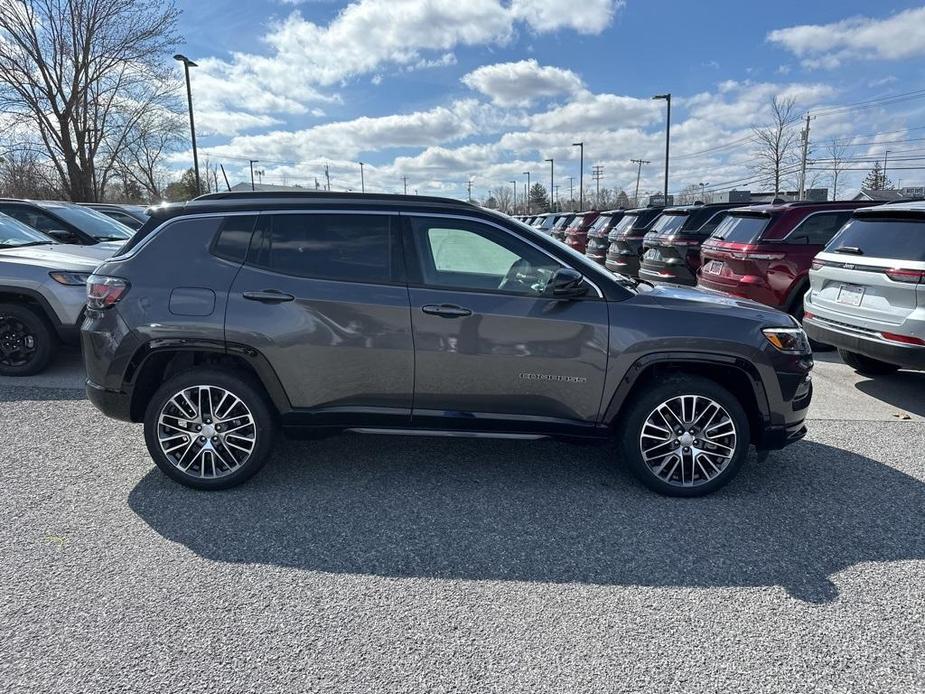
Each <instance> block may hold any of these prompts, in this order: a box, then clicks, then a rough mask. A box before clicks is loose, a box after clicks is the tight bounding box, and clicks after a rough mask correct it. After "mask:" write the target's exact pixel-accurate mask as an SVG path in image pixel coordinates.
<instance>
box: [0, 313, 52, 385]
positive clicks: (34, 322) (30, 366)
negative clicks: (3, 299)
mask: <svg viewBox="0 0 925 694" xmlns="http://www.w3.org/2000/svg"><path fill="white" fill-rule="evenodd" d="M56 346H57V340H56V339H55V336H54V334H53V333H52V329H51V326H49V325H48V322H47V321H46V320H45V319H44V318H43V317H42V316H40V315H39V314H38V313H36V312H35V311H33V310H32V309H31V308H28V307H27V306H23V305H21V304H0V376H32V375H34V374H37V373H39V372H41V371H43V370H44V369H45V367H46V366H48V363H49V362H50V361H51V358H52V357H53V356H54V353H55V347H56Z"/></svg>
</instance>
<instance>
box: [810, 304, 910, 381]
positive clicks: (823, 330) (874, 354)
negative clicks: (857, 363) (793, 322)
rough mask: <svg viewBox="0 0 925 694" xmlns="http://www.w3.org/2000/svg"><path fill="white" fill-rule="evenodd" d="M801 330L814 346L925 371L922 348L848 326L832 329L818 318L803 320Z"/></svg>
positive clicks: (838, 326)
mask: <svg viewBox="0 0 925 694" xmlns="http://www.w3.org/2000/svg"><path fill="white" fill-rule="evenodd" d="M814 310H815V309H814ZM803 328H804V329H805V330H806V334H807V335H809V336H810V338H812V339H813V340H816V341H817V342H822V343H823V344H826V345H832V346H833V347H838V348H840V349H844V350H847V351H849V352H856V353H858V354H863V355H864V356H865V357H870V358H871V359H879V360H880V361H885V362H887V363H888V364H896V365H897V366H902V367H905V368H908V369H925V347H918V346H916V345H904V344H900V343H897V342H890V341H889V340H884V339H882V338H879V337H876V336H874V335H872V334H863V333H862V332H861V331H860V330H854V329H852V327H851V326H849V325H845V324H838V325H833V324H832V323H830V322H828V321H826V319H825V318H821V317H819V316H813V317H812V318H804V319H803Z"/></svg>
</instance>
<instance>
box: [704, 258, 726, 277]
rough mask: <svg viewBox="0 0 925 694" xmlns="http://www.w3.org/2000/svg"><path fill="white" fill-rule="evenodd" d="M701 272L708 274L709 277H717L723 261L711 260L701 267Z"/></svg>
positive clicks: (721, 269)
mask: <svg viewBox="0 0 925 694" xmlns="http://www.w3.org/2000/svg"><path fill="white" fill-rule="evenodd" d="M703 271H704V272H708V273H710V274H711V275H718V274H720V273H721V272H722V271H723V261H721V260H711V261H710V262H709V263H707V264H706V265H704V266H703Z"/></svg>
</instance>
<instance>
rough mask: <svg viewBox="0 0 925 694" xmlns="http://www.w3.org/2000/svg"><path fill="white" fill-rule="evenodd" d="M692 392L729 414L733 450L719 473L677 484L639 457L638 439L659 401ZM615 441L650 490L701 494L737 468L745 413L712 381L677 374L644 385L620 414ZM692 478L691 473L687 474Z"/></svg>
mask: <svg viewBox="0 0 925 694" xmlns="http://www.w3.org/2000/svg"><path fill="white" fill-rule="evenodd" d="M682 395H684V396H687V395H696V396H700V397H701V398H708V399H710V400H713V401H714V402H715V403H717V404H718V405H719V406H721V407H722V408H723V409H724V410H725V411H726V412H727V413H728V415H729V419H730V420H731V421H732V423H733V424H734V426H735V444H734V447H732V450H733V454H732V456H731V458H730V459H729V461H728V463H726V465H725V467H722V468H721V471H720V472H719V474H716V475H715V476H714V477H712V478H710V479H707V480H705V481H702V482H700V483H698V484H696V485H694V486H680V485H677V484H675V483H670V482H668V481H665V480H663V479H662V478H660V477H658V476H657V475H656V474H655V473H654V472H653V471H652V469H651V468H650V467H649V465H647V464H646V462H645V460H644V459H643V452H642V449H641V444H640V439H641V436H642V433H643V426H644V425H645V422H646V419H647V418H648V417H649V415H650V414H651V413H653V412H654V410H655V409H656V408H657V407H659V405H661V404H662V403H664V402H666V401H668V400H671V399H672V398H675V397H678V396H682ZM620 419H621V422H622V426H621V427H620V431H619V436H620V438H621V440H620V442H619V446H620V450H621V453H622V459H623V460H624V461H626V463H627V465H628V466H629V468H630V470H631V471H632V472H633V474H634V475H635V476H636V477H637V478H638V479H639V481H640V482H642V483H643V484H644V485H645V486H647V487H648V488H649V489H651V490H652V491H655V492H658V493H659V494H664V495H666V496H677V497H694V496H703V495H705V494H710V493H711V492H714V491H716V490H717V489H719V488H720V487H723V486H724V485H726V484H727V483H728V482H729V481H730V480H731V479H732V478H733V477H735V476H736V474H738V472H739V468H740V467H741V466H742V463H743V462H744V461H745V458H746V456H747V454H748V448H749V445H750V443H751V432H750V429H749V424H748V416H747V415H746V412H745V409H744V407H743V405H742V403H741V402H740V401H739V400H738V399H737V398H736V397H735V396H734V395H732V393H730V392H729V391H728V390H726V389H725V388H723V387H722V386H720V385H719V384H718V383H716V382H715V381H711V380H709V379H707V378H703V377H700V376H689V375H678V376H672V377H671V378H667V379H665V380H663V381H661V382H659V383H656V384H652V385H648V386H646V387H645V388H644V389H643V390H642V391H640V392H639V393H638V394H637V395H636V396H635V397H633V399H632V400H631V401H630V402H629V403H628V404H627V406H626V407H625V408H624V410H623V411H622V412H621V414H620ZM691 479H693V477H692V478H691Z"/></svg>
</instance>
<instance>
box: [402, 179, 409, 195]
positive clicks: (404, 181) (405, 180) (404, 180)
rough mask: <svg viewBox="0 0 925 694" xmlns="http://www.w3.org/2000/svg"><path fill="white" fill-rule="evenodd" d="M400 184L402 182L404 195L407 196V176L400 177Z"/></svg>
mask: <svg viewBox="0 0 925 694" xmlns="http://www.w3.org/2000/svg"><path fill="white" fill-rule="evenodd" d="M401 182H402V185H404V186H405V195H407V194H408V177H407V176H402V177H401Z"/></svg>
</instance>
